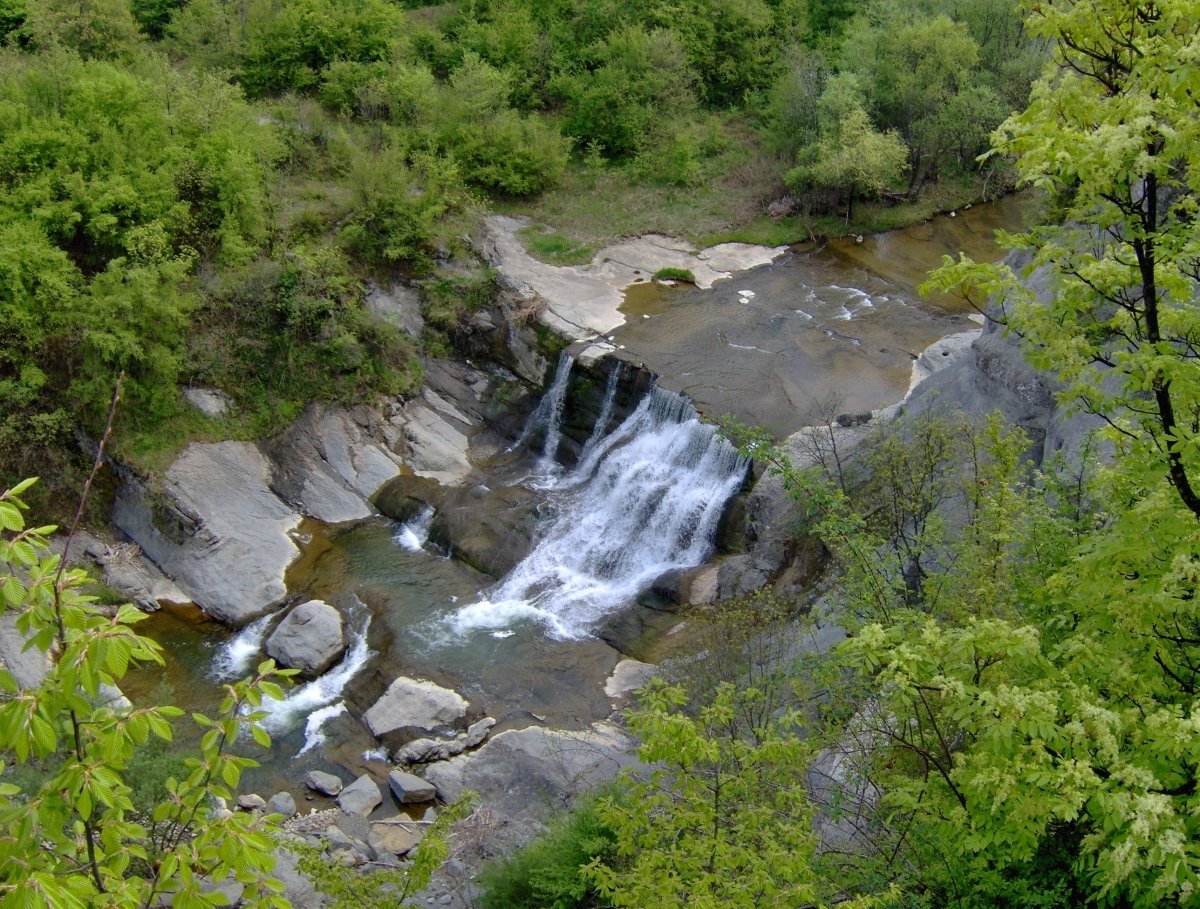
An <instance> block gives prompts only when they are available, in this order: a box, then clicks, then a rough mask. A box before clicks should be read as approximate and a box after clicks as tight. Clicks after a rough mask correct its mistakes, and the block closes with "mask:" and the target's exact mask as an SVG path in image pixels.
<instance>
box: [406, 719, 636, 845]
mask: <svg viewBox="0 0 1200 909" xmlns="http://www.w3.org/2000/svg"><path fill="white" fill-rule="evenodd" d="M633 762H634V755H633V742H632V740H631V739H630V738H629V737H628V736H627V735H626V734H625V733H624V732H623V731H622V730H621V729H619V728H618V727H617V726H614V725H613V724H611V723H603V722H602V723H597V724H595V725H594V726H592V727H591V728H589V729H584V730H580V731H576V732H569V731H563V730H557V729H544V728H542V727H540V726H530V727H527V728H525V729H508V730H505V731H504V732H501V733H498V734H497V735H494V736H492V738H491V739H489V740H488V741H487V742H486V743H485V744H484V745H483V746H482V747H481V748H479V749H478V750H476V751H472V752H470V753H467V754H461V755H459V756H458V757H455V758H451V759H450V760H448V761H443V762H441V763H437V764H430V765H429V766H428V767H426V768H425V770H424V774H425V779H426V780H428V781H429V782H431V783H433V784H434V785H435V786H436V787H437V791H438V796H439V797H440V798H442V799H443V800H444V801H446V802H454V801H455V800H457V799H458V798H460V797H461V796H462V794H463V793H464V792H466V791H468V790H470V791H472V792H476V793H478V794H479V797H480V802H481V804H483V805H486V806H487V807H488V808H489V809H490V810H491V811H495V812H498V813H500V814H503V815H506V816H508V817H511V818H513V819H514V820H523V821H526V822H529V821H533V822H535V823H540V822H541V821H543V820H544V819H545V818H546V817H548V816H549V814H550V812H551V811H552V810H553V807H554V806H555V805H562V804H564V802H566V801H568V800H569V799H570V798H572V797H573V796H575V795H578V794H580V793H581V792H584V791H586V790H587V789H589V788H591V787H593V786H596V785H598V784H600V783H603V782H607V781H608V780H611V779H612V778H613V777H614V776H616V774H617V772H618V771H619V770H620V769H621V768H622V767H624V766H627V765H629V764H632V763H633Z"/></svg>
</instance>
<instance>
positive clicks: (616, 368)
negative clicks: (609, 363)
mask: <svg viewBox="0 0 1200 909" xmlns="http://www.w3.org/2000/svg"><path fill="white" fill-rule="evenodd" d="M620 382H621V362H620V361H619V360H618V361H617V362H616V363H615V364H614V365H613V368H612V371H611V372H610V373H609V374H608V384H607V385H605V386H604V400H603V401H602V402H601V403H600V414H599V416H597V417H596V425H595V426H593V427H592V434H591V436H589V437H588V440H587V442H585V443H584V446H583V450H582V451H580V453H579V459H580V460H581V461H582V460H585V459H586V458H587V456H588V455H589V454H591V453H592V450H593V449H594V448H595V447H596V446H597V445H599V444H600V442H601V441H602V440H603V439H604V437H605V435H606V433H607V432H608V424H609V421H610V420H612V409H613V402H615V401H616V399H617V386H618V385H619V384H620Z"/></svg>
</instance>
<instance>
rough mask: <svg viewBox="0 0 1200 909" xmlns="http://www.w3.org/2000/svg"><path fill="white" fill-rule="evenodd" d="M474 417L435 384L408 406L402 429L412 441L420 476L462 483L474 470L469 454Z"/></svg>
mask: <svg viewBox="0 0 1200 909" xmlns="http://www.w3.org/2000/svg"><path fill="white" fill-rule="evenodd" d="M471 427H472V421H471V420H470V418H469V417H467V416H466V415H465V414H463V413H462V412H461V411H460V410H459V409H458V408H457V407H455V406H454V404H452V403H451V402H450V401H448V400H446V399H445V398H444V397H442V396H441V395H439V394H438V393H437V392H436V391H434V390H433V389H431V388H425V389H423V390H422V392H421V399H420V400H417V401H413V402H410V403H409V404H407V405H405V407H404V421H403V423H402V426H401V431H402V432H403V433H404V437H405V439H406V440H407V442H408V449H409V455H408V463H409V466H411V467H412V470H413V473H415V474H416V475H417V476H419V477H430V478H432V479H434V480H437V481H438V482H439V483H442V484H445V485H453V484H455V483H459V482H461V481H462V480H464V479H465V478H466V477H468V476H469V475H470V473H471V461H470V459H469V458H468V457H467V451H468V449H469V447H470V437H469V434H470V430H471Z"/></svg>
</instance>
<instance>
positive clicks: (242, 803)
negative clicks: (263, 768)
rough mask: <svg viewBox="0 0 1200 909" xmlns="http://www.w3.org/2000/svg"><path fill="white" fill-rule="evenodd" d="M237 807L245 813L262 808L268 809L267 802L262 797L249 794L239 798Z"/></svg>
mask: <svg viewBox="0 0 1200 909" xmlns="http://www.w3.org/2000/svg"><path fill="white" fill-rule="evenodd" d="M237 806H238V807H239V808H241V809H242V810H243V811H258V810H259V809H260V808H265V807H267V800H266V799H264V798H263V797H262V796H261V795H255V794H254V793H253V792H249V793H246V794H245V795H239V796H238V800H237Z"/></svg>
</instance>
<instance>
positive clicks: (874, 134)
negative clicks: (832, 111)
mask: <svg viewBox="0 0 1200 909" xmlns="http://www.w3.org/2000/svg"><path fill="white" fill-rule="evenodd" d="M830 81H831V82H833V81H834V80H830ZM815 157H816V160H815V161H813V162H812V163H811V164H807V165H801V166H799V167H796V168H794V169H792V170H791V171H789V172H788V174H787V177H786V180H787V182H788V183H789V184H790V185H792V186H796V187H806V186H807V187H824V188H828V189H832V190H834V191H835V192H836V193H837V194H838V196H840V197H841V198H842V199H844V200H845V203H846V222H847V223H849V221H850V218H851V216H852V215H853V214H854V200H855V198H857V197H858V196H878V195H879V194H880V193H881V192H883V191H884V190H885V189H887V188H888V187H889V186H890V185H892V184H894V183H895V182H896V181H897V180H899V179H900V177H901V175H902V174H903V173H904V172H905V171H906V170H907V169H908V163H907V159H908V148H907V146H905V144H904V140H902V139H901V138H900V136H899V135H897V134H896V133H895V132H892V131H888V132H880V131H879V130H877V129H875V128H874V127H873V126H872V125H871V119H870V117H868V116H867V112H866V111H865V110H863V109H862V108H861V107H851V108H850V109H849V110H848V111H847V113H846V114H845V115H844V116H843V117H842V119H841V120H839V121H838V122H837V123H836V125H834V126H833V127H832V129H829V130H827V131H826V132H825V133H824V134H823V135H822V136H821V138H820V139H819V140H818V142H817V145H816V155H815Z"/></svg>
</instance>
